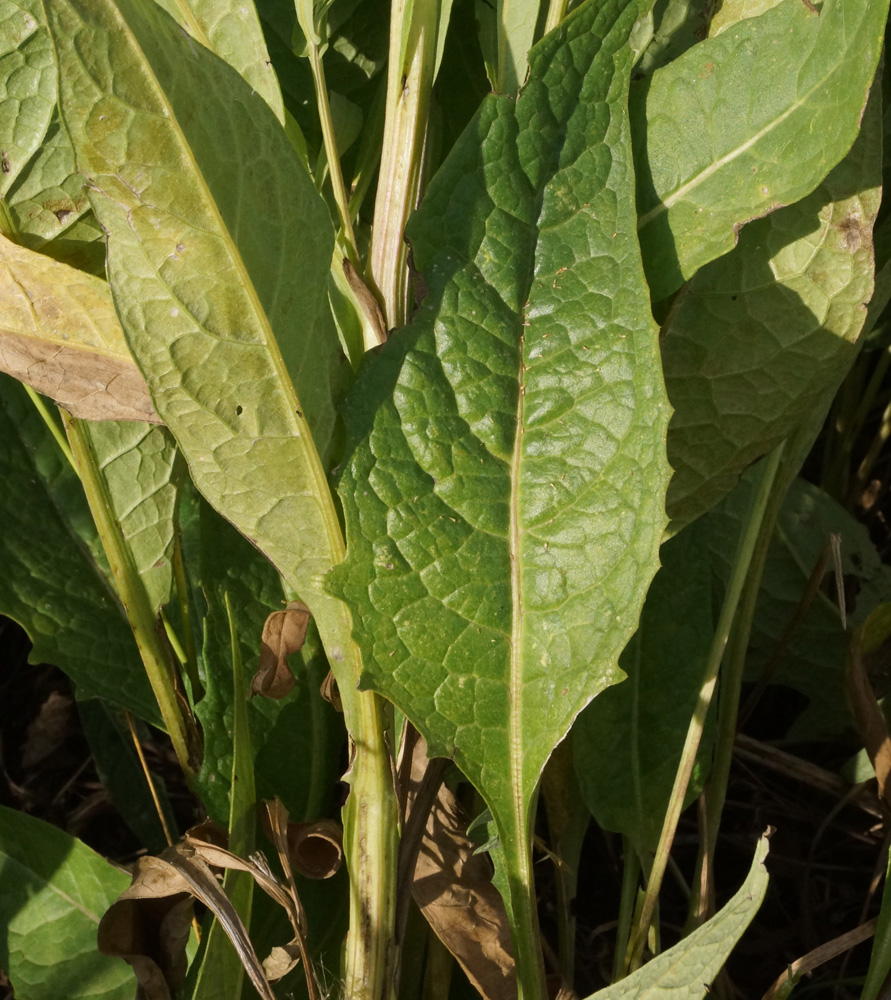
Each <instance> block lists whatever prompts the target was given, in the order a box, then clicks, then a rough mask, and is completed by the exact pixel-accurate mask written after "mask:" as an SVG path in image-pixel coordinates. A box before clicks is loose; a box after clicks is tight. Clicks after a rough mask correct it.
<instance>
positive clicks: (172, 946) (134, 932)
mask: <svg viewBox="0 0 891 1000" xmlns="http://www.w3.org/2000/svg"><path fill="white" fill-rule="evenodd" d="M191 923H192V899H191V897H190V896H188V895H186V894H185V893H176V894H175V895H172V896H165V897H163V898H159V899H150V898H149V899H146V898H138V899H123V898H120V899H118V900H117V902H115V903H113V904H112V906H111V907H110V909H109V910H108V911H107V912H106V914H105V915H104V916H103V918H102V920H101V921H100V923H99V933H98V945H99V951H100V952H101V953H102V954H103V955H109V956H112V957H115V958H122V959H123V960H124V961H125V962H127V964H128V965H130V966H131V967H132V969H133V972H134V974H135V975H136V981H137V983H138V989H137V994H136V996H137V1000H170V996H171V994H172V993H173V992H174V991H175V990H176V989H178V988H179V987H180V986H181V985H182V983H183V982H184V981H185V978H186V971H187V968H188V960H187V958H186V942H187V941H188V939H189V928H190V926H191Z"/></svg>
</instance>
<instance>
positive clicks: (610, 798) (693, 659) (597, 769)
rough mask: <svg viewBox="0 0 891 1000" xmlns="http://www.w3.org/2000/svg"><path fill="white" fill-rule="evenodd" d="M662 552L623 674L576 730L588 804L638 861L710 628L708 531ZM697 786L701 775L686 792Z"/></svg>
mask: <svg viewBox="0 0 891 1000" xmlns="http://www.w3.org/2000/svg"><path fill="white" fill-rule="evenodd" d="M660 557H661V560H662V567H661V569H660V570H659V572H658V573H657V574H656V577H655V579H654V580H653V583H652V585H651V586H650V590H649V593H648V594H647V599H646V602H645V603H644V607H643V612H642V614H641V619H640V627H639V628H638V630H637V633H636V634H635V636H634V638H633V639H632V640H631V642H630V643H629V644H628V646H627V647H626V648H625V651H624V652H623V653H622V657H621V659H620V660H619V665H620V666H621V667H622V668H623V669H624V670H625V672H626V673H627V674H628V678H627V680H625V681H623V682H622V683H621V684H615V685H614V686H613V687H611V688H608V689H607V690H606V691H604V692H603V693H602V694H601V695H600V696H599V697H598V698H595V699H594V701H593V702H592V703H591V704H590V705H589V706H588V707H587V708H586V709H585V711H584V712H582V714H581V715H580V716H579V717H578V719H577V720H576V723H575V725H574V726H573V729H572V737H573V749H574V751H575V761H576V768H575V771H576V776H577V778H578V783H579V787H580V788H581V791H582V795H583V796H584V799H585V802H586V803H587V804H588V807H589V808H590V810H591V812H592V814H593V816H594V818H595V819H596V820H597V822H598V823H599V824H600V826H602V827H603V828H604V829H606V830H614V831H616V832H618V833H622V834H624V835H625V836H627V837H628V838H629V839H630V840H631V842H632V843H633V844H634V846H635V848H636V849H637V852H638V854H639V855H640V857H642V858H644V859H646V858H647V856H650V857H651V856H652V854H653V853H654V852H655V850H656V845H657V844H658V842H659V834H660V833H661V831H662V823H663V820H664V819H665V811H666V809H667V808H668V802H669V798H670V797H671V791H672V787H673V785H674V779H675V773H676V771H677V769H678V764H679V763H680V759H681V751H682V749H683V746H684V740H685V738H686V735H687V727H688V725H689V722H690V717H691V716H692V715H693V710H694V708H695V707H696V702H697V699H698V697H699V690H700V688H701V686H702V676H703V670H704V668H705V660H706V657H707V656H708V651H709V648H710V647H711V643H712V635H713V631H714V619H713V616H712V601H711V578H710V570H709V552H708V536H707V533H706V532H705V531H704V530H703V528H701V527H700V526H699V525H693V526H691V527H690V528H689V529H688V530H687V531H684V532H682V533H681V534H680V535H678V536H677V537H675V538H672V539H670V540H669V541H667V542H666V543H665V544H664V545H663V546H662V549H661V550H660ZM712 732H713V730H712V728H711V727H710V729H709V734H708V736H707V737H706V739H704V740H703V750H702V751H701V752H702V753H704V754H705V755H707V754H708V753H709V752H710V746H711V741H710V739H709V737H710V735H711V733H712ZM699 787H701V774H698V773H697V774H696V775H695V780H694V782H693V785H692V787H691V789H690V792H689V795H690V797H695V795H696V794H698V788H699Z"/></svg>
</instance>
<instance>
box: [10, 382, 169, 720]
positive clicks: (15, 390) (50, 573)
mask: <svg viewBox="0 0 891 1000" xmlns="http://www.w3.org/2000/svg"><path fill="white" fill-rule="evenodd" d="M0 439H2V440H3V442H4V446H3V448H0V510H2V512H3V518H4V526H5V530H4V531H3V532H0V561H2V564H3V565H4V566H5V567H6V571H5V572H4V573H2V574H0V612H2V613H3V614H5V615H8V616H9V617H10V618H13V619H15V621H17V622H18V623H19V624H20V625H21V626H22V627H23V628H24V629H25V630H26V631H27V633H28V635H29V637H30V638H31V641H32V642H33V644H34V648H33V650H32V652H31V660H32V662H36V663H41V662H45V663H53V664H55V665H57V666H58V667H60V668H61V669H62V670H64V671H65V672H66V673H67V674H68V676H69V677H71V679H72V680H73V681H74V683H75V684H76V685H77V687H78V689H79V693H80V695H81V696H82V697H91V696H92V695H99V696H101V697H103V698H105V699H107V700H108V701H110V702H112V703H113V704H115V705H120V706H121V707H122V708H128V709H130V710H131V711H132V712H134V713H135V714H136V715H138V716H140V718H143V719H146V720H147V721H150V722H152V723H157V721H158V719H159V716H158V709H157V706H156V705H155V699H154V697H153V696H152V693H151V688H150V687H149V685H148V681H147V680H146V677H145V672H144V670H143V667H142V663H141V662H140V659H139V653H138V651H137V649H136V644H135V643H134V641H133V635H132V633H131V631H130V629H129V627H128V625H127V622H126V619H125V618H124V616H123V614H122V612H121V608H120V605H119V604H118V602H117V599H116V598H115V596H114V593H113V591H112V590H111V588H110V586H109V584H108V582H107V580H106V578H105V575H104V571H103V570H102V569H101V568H100V566H99V564H97V562H96V559H95V558H94V557H93V556H92V555H91V554H90V550H89V548H88V547H87V543H86V541H85V540H84V539H85V537H87V536H88V535H90V534H91V535H92V541H93V543H94V544H95V529H94V528H93V527H92V522H91V521H90V517H89V513H88V511H87V509H86V502H85V500H84V497H83V492H82V490H81V487H80V483H79V482H78V480H77V477H76V476H75V475H74V473H73V472H72V471H71V470H70V468H68V467H67V465H66V463H65V459H64V458H63V457H62V454H61V452H60V451H59V449H58V446H57V445H56V443H55V441H54V440H53V438H52V437H51V435H50V433H49V431H48V430H47V429H46V427H45V425H44V424H43V421H42V420H41V419H40V417H39V415H38V414H37V412H36V410H35V409H34V407H33V406H32V405H31V403H30V401H29V400H28V399H27V397H26V396H25V393H24V390H23V389H22V387H21V386H20V385H19V384H18V383H17V382H15V381H14V380H13V379H10V378H8V377H7V376H0Z"/></svg>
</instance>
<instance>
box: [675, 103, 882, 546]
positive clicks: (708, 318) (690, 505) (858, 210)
mask: <svg viewBox="0 0 891 1000" xmlns="http://www.w3.org/2000/svg"><path fill="white" fill-rule="evenodd" d="M879 96H880V95H879V93H878V91H876V94H875V97H876V98H878V97H879ZM881 128H882V125H881V118H880V107H879V101H878V100H877V99H876V100H873V99H871V100H870V101H869V105H868V107H867V111H866V114H865V115H864V119H863V125H862V129H861V132H860V135H859V136H858V138H857V141H856V142H855V144H854V146H853V147H852V149H851V151H850V152H849V153H848V155H847V156H846V157H845V158H844V159H843V160H842V162H841V163H840V164H839V165H838V166H837V167H836V168H835V169H834V170H833V171H832V172H831V173H830V174H829V176H828V177H827V178H826V179H825V180H824V181H823V183H821V184H820V185H819V186H818V187H817V189H816V190H815V191H814V192H813V194H811V195H810V196H809V197H807V198H805V199H803V200H802V201H800V202H798V203H796V204H795V205H790V206H789V207H788V208H783V209H780V210H779V211H777V212H773V213H772V214H771V215H769V216H768V217H767V218H766V219H759V220H758V221H756V222H752V223H750V224H749V225H748V226H746V227H745V229H743V231H742V233H741V234H740V240H739V245H738V246H737V247H736V249H735V250H734V251H733V252H732V253H730V254H728V255H727V256H725V257H723V258H721V259H720V260H716V261H714V262H713V263H711V264H709V265H708V266H706V267H704V268H702V269H701V270H700V271H699V272H698V273H697V274H696V276H695V277H694V278H693V280H692V281H691V282H690V283H689V284H688V285H687V286H686V288H685V289H684V290H683V291H682V292H681V293H680V295H679V296H678V298H677V299H676V300H675V304H674V306H673V308H672V311H671V313H670V315H669V317H668V319H667V320H666V323H665V325H664V327H663V331H662V332H663V336H662V341H661V343H662V363H663V365H664V368H665V381H666V386H667V389H668V396H669V399H670V400H671V403H672V406H673V407H674V410H675V412H674V414H673V416H672V418H671V423H670V425H669V433H668V459H669V462H670V463H671V466H672V468H673V469H674V470H675V472H674V476H673V478H672V481H671V485H670V486H669V489H668V512H669V514H670V515H671V517H672V528H673V529H675V530H677V528H679V527H681V526H682V525H683V524H686V523H689V522H690V521H691V520H693V519H694V518H696V517H698V516H699V515H700V514H702V513H703V512H704V511H706V510H709V509H710V508H711V507H713V506H714V505H715V504H716V503H718V501H720V500H721V499H722V498H723V497H724V496H726V495H727V494H728V493H729V492H730V491H731V490H732V489H733V488H734V486H735V485H736V483H737V482H738V481H739V477H740V476H741V475H742V473H743V472H744V471H745V469H746V468H747V467H748V466H749V465H750V464H751V463H752V462H754V461H756V460H757V459H759V458H760V457H761V456H762V455H765V454H767V453H768V452H769V451H771V450H773V448H775V447H776V446H777V445H778V444H779V443H780V442H781V441H782V440H783V439H784V438H785V437H787V436H788V435H790V433H791V432H792V430H793V429H794V428H795V427H796V425H798V424H799V423H800V422H801V421H802V420H803V419H804V418H807V417H809V416H810V415H811V414H812V413H814V412H816V411H821V410H823V409H825V407H826V406H828V404H829V401H830V399H831V398H832V397H833V396H834V395H835V393H836V391H837V390H838V387H839V385H840V384H841V382H842V379H843V378H844V376H845V375H846V373H847V371H848V369H849V368H850V366H851V364H852V363H853V361H854V358H855V356H856V353H857V351H856V347H855V342H856V341H857V338H858V336H859V334H860V331H861V330H862V328H863V323H864V320H865V318H866V309H865V308H864V303H866V302H868V301H869V299H870V296H871V295H872V292H873V267H874V261H873V244H872V226H873V222H874V220H875V217H876V213H877V212H878V208H879V202H880V200H881V180H882V174H881V165H882V141H881ZM816 430H817V428H816V427H815V428H814V431H815V433H816Z"/></svg>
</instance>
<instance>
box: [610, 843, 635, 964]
mask: <svg viewBox="0 0 891 1000" xmlns="http://www.w3.org/2000/svg"><path fill="white" fill-rule="evenodd" d="M639 886H640V858H639V857H638V856H637V851H636V850H635V849H634V845H633V844H632V843H631V841H630V840H629V839H628V837H626V836H625V835H624V834H623V835H622V889H621V894H620V896H619V923H618V927H617V928H616V952H615V955H614V956H613V982H614V983H615V982H618V981H619V980H620V979H621V978H622V976H623V972H622V968H623V964H624V960H625V952H626V951H627V949H628V939H629V938H630V937H631V924H632V923H633V921H634V908H635V906H636V904H637V890H638V888H639Z"/></svg>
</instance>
